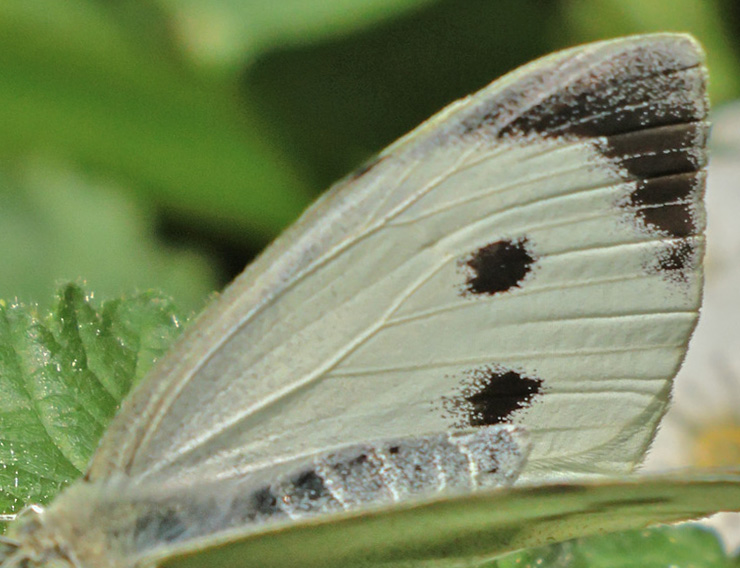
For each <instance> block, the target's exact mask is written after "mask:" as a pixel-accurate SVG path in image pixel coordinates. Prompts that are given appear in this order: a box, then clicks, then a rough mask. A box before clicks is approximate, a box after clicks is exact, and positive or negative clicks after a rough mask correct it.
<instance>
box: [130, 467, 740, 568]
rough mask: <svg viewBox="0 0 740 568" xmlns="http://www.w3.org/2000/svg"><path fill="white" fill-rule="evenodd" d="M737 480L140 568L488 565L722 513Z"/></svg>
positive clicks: (310, 529) (190, 551) (568, 488)
mask: <svg viewBox="0 0 740 568" xmlns="http://www.w3.org/2000/svg"><path fill="white" fill-rule="evenodd" d="M738 481H739V479H738V476H737V475H725V476H716V477H710V476H706V475H705V476H698V475H695V476H686V475H684V476H683V477H680V478H679V477H667V478H653V479H651V478H642V479H639V480H635V479H632V480H631V481H619V480H617V481H615V480H610V481H609V482H608V483H598V484H583V485H578V484H567V485H551V486H543V487H519V488H509V489H507V490H503V491H501V490H498V491H483V492H480V493H476V494H472V495H468V496H462V497H456V498H445V499H438V500H435V501H430V502H427V503H414V504H406V505H405V506H403V505H401V506H397V507H395V508H393V509H381V510H377V511H365V512H363V513H357V514H355V515H344V516H335V517H329V518H321V519H314V520H313V521H303V522H300V523H293V524H291V525H290V526H281V527H275V528H273V529H266V530H263V531H260V532H256V533H252V534H248V533H246V532H244V533H241V534H240V533H239V532H233V533H231V534H226V535H223V537H222V538H217V539H213V540H208V539H202V540H201V541H194V542H192V543H189V544H188V545H186V546H183V547H181V548H170V549H167V548H163V549H161V550H160V551H159V552H158V553H157V554H155V555H153V556H151V557H150V558H147V559H146V560H145V561H144V562H142V563H141V565H142V566H158V567H159V568H204V567H206V568H208V567H211V566H218V567H219V568H250V567H252V566H254V567H259V568H272V567H279V568H290V567H293V566H296V567H300V568H312V567H316V568H334V567H336V568H343V567H345V566H365V567H368V568H370V567H378V568H379V567H383V568H389V567H396V566H397V567H399V568H400V567H402V566H405V567H409V566H414V567H418V566H427V567H429V568H432V567H434V568H462V567H471V566H479V565H480V566H486V567H489V566H491V560H490V559H491V558H492V557H495V556H499V555H502V554H505V553H508V552H512V551H514V550H518V549H522V548H528V547H534V546H542V545H545V544H552V543H555V542H561V541H564V540H568V539H573V538H576V537H583V536H588V535H595V534H603V533H605V532H613V531H620V530H627V529H635V528H643V527H645V526H647V525H650V524H655V523H659V522H664V523H670V522H678V521H681V520H687V519H691V518H694V517H698V516H702V515H705V514H707V513H709V512H713V511H716V510H717V509H722V510H737V509H738V508H740V491H738ZM677 548H680V541H679V544H677ZM613 550H614V551H615V553H616V551H619V552H621V553H624V552H625V551H624V550H619V549H618V548H616V549H614V548H613ZM652 553H653V554H656V552H655V551H654V550H652ZM610 558H611V557H610ZM476 559H477V561H476ZM630 559H631V557H630ZM666 560H668V559H666ZM597 564H598V563H597ZM544 565H548V564H547V563H545V564H544ZM565 565H567V563H565ZM607 565H608V564H607ZM626 565H630V564H626Z"/></svg>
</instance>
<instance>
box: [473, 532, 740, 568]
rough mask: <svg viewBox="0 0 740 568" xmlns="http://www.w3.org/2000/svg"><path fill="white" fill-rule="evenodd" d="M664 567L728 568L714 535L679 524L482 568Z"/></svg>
mask: <svg viewBox="0 0 740 568" xmlns="http://www.w3.org/2000/svg"><path fill="white" fill-rule="evenodd" d="M536 566H547V567H548V568H581V567H582V568H586V567H588V568H637V567H639V568H665V567H666V566H701V567H702V568H730V567H731V566H736V561H735V560H733V559H732V558H730V557H728V556H727V554H726V553H725V551H724V549H723V548H722V543H721V542H720V540H719V539H718V537H717V535H716V534H714V533H713V532H712V531H709V530H707V529H706V528H703V527H700V526H696V525H691V524H684V525H680V526H671V527H656V528H652V529H647V530H637V531H627V532H623V533H615V534H609V535H599V536H592V537H588V538H582V539H576V540H572V541H566V542H563V543H559V544H555V545H551V546H546V547H540V548H534V549H530V550H525V551H523V552H518V553H514V554H511V555H508V556H506V557H504V558H501V559H499V560H496V561H494V562H492V563H490V564H488V563H486V564H485V565H483V566H481V568H530V567H532V568H533V567H536Z"/></svg>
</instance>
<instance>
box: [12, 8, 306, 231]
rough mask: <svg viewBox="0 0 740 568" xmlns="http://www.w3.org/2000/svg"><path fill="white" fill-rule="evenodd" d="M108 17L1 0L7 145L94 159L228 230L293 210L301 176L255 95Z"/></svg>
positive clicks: (280, 218) (271, 222)
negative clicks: (259, 112)
mask: <svg viewBox="0 0 740 568" xmlns="http://www.w3.org/2000/svg"><path fill="white" fill-rule="evenodd" d="M112 18H113V15H112V12H111V11H108V10H102V9H101V8H100V6H98V3H97V2H93V1H91V0H63V1H62V0H39V1H38V2H26V1H25V0H4V1H3V2H2V3H0V76H1V77H2V79H3V80H2V81H0V124H2V125H3V128H2V129H0V155H4V156H11V157H12V156H16V155H18V154H19V153H25V152H33V153H38V152H42V153H46V154H50V155H52V156H55V157H59V158H63V159H68V160H71V161H73V162H76V163H82V164H86V165H90V166H93V167H94V168H96V169H97V170H98V171H102V172H109V173H113V174H115V175H117V176H119V177H120V178H121V179H123V180H124V181H125V182H126V183H131V185H132V187H135V188H137V189H139V191H141V192H142V193H146V194H148V193H151V199H153V201H154V202H156V203H158V204H160V205H161V206H162V207H164V208H165V209H169V210H172V211H176V212H178V213H179V214H182V215H185V216H186V217H187V216H189V217H190V218H195V217H198V216H202V217H203V219H204V220H205V222H206V223H210V225H211V226H213V227H217V228H218V229H219V230H221V231H232V232H242V233H243V232H244V231H251V232H252V233H254V234H255V235H258V236H260V237H262V238H264V237H265V236H268V235H272V234H274V233H275V231H276V230H277V229H278V228H279V227H281V226H283V225H285V224H286V223H288V222H289V221H290V220H292V219H293V218H294V217H295V216H296V215H297V214H298V213H299V212H300V211H301V209H302V208H303V207H304V206H305V204H306V202H307V200H308V197H307V194H306V192H305V185H304V182H303V181H302V179H301V177H300V176H299V175H298V174H297V173H296V171H295V168H294V165H293V164H292V163H291V162H290V160H288V159H286V157H285V156H284V155H283V154H282V152H281V151H280V150H279V149H278V148H277V147H276V146H275V145H274V144H272V143H271V142H270V141H269V140H268V138H269V131H267V129H266V128H265V127H264V125H263V124H262V123H261V121H260V119H259V118H258V117H257V116H256V115H255V114H254V113H253V112H251V111H250V110H249V108H248V105H247V103H246V102H245V101H243V100H242V101H239V100H238V99H237V97H236V96H235V93H234V89H233V88H232V87H231V86H229V85H228V84H223V83H220V82H207V81H203V80H201V79H199V78H198V77H197V76H196V75H195V74H194V73H192V72H191V71H190V70H188V69H187V68H184V67H183V66H182V65H180V64H179V63H178V62H174V61H172V59H171V58H170V57H169V52H167V51H165V50H161V51H158V52H152V51H148V50H147V49H146V47H147V45H148V44H147V43H146V42H139V41H137V34H134V33H130V34H128V35H126V34H125V33H123V30H126V29H127V27H126V26H120V25H115V24H114V23H113V21H112Z"/></svg>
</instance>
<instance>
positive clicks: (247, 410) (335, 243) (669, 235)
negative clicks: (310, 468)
mask: <svg viewBox="0 0 740 568" xmlns="http://www.w3.org/2000/svg"><path fill="white" fill-rule="evenodd" d="M706 113H707V101H706V94H705V69H704V67H703V56H702V54H701V51H700V49H699V47H698V46H697V45H696V43H695V42H694V41H693V40H692V39H691V38H689V37H687V36H682V35H668V34H661V35H653V36H642V37H634V38H627V39H623V40H615V41H608V42H602V43H596V44H592V45H588V46H584V47H579V48H575V49H572V50H568V51H565V52H561V53H558V54H555V55H553V56H549V57H547V58H545V59H542V60H540V61H538V62H535V63H533V64H530V65H528V66H526V67H524V68H522V69H520V70H518V71H515V72H514V73H512V74H510V75H508V76H506V77H504V78H503V79H501V80H500V81H497V82H495V83H493V84H492V85H490V86H489V87H487V88H485V89H483V90H482V91H480V92H479V93H477V94H475V95H473V96H471V97H468V98H466V99H464V100H462V101H459V102H457V103H455V104H453V105H451V106H450V107H448V108H447V109H445V110H443V111H442V112H440V113H439V114H438V115H437V116H435V117H434V118H432V119H431V120H430V121H428V122H427V123H425V124H423V125H422V126H420V127H419V128H418V129H417V130H415V131H414V132H412V133H411V134H409V135H407V136H406V137H404V138H402V139H401V140H400V141H399V142H397V143H395V144H394V145H392V146H391V147H390V148H388V149H387V150H385V151H384V152H383V153H381V154H380V155H379V156H378V158H377V159H376V160H375V161H373V162H372V163H370V164H368V165H367V166H366V167H365V168H363V169H361V170H360V171H358V172H356V173H355V174H353V175H352V176H350V177H349V178H347V179H345V180H343V181H342V182H340V183H339V184H337V186H335V187H334V188H333V189H332V190H331V191H330V192H329V193H328V194H327V195H326V196H325V197H324V198H323V199H321V200H320V201H319V202H318V203H317V204H316V205H314V206H313V207H312V208H311V209H309V210H308V211H307V213H306V214H305V215H304V216H303V217H302V218H301V220H299V221H298V223H297V224H296V225H295V226H293V227H292V228H291V229H289V230H288V231H287V232H286V233H285V234H284V235H283V236H281V237H280V238H279V239H278V240H277V241H276V242H275V243H274V244H273V245H272V246H271V247H270V248H268V250H267V251H266V252H265V253H264V254H263V255H262V256H261V257H260V258H259V259H258V260H257V261H256V262H255V263H254V264H252V265H251V266H250V267H248V268H247V270H246V271H245V272H244V273H243V274H242V275H241V276H240V277H239V278H237V280H236V281H235V282H234V283H233V284H231V286H230V287H229V288H227V290H226V291H225V292H224V294H223V295H222V296H221V297H220V298H219V299H218V300H217V301H215V302H214V303H213V304H212V305H211V306H210V307H209V308H208V309H207V310H206V311H205V312H204V313H203V314H202V315H201V316H200V317H199V318H198V319H197V321H196V322H195V324H194V325H192V326H191V327H190V328H189V330H188V331H187V332H186V333H185V335H184V337H183V339H182V340H181V341H180V342H179V343H178V344H177V345H176V346H175V348H174V349H173V350H172V351H171V352H170V354H168V356H167V357H165V358H164V360H163V361H161V362H160V364H159V365H158V367H157V368H156V370H155V372H154V373H153V374H152V375H151V376H150V377H149V378H148V380H146V381H145V382H144V383H143V384H142V385H141V386H140V387H139V388H138V389H137V390H136V391H135V392H134V393H133V396H132V397H131V398H130V399H129V400H128V401H126V403H125V404H124V405H123V408H122V411H121V412H120V414H119V415H118V416H117V418H116V419H115V421H114V423H113V425H112V426H111V428H110V430H109V431H108V432H107V434H106V435H105V437H104V439H103V441H102V444H101V446H100V448H99V450H98V452H97V454H96V456H95V458H94V460H93V463H92V465H91V468H90V471H89V473H88V477H89V478H91V479H99V478H103V477H106V476H109V475H111V474H113V473H114V472H119V471H122V472H125V473H127V474H128V475H130V476H132V477H134V478H136V479H148V480H172V479H177V480H178V481H181V482H186V483H187V482H189V480H191V481H192V480H195V479H197V480H199V481H204V480H205V481H207V480H215V479H223V478H227V477H237V476H242V475H245V474H247V473H249V472H251V471H254V470H256V469H260V468H263V467H268V466H270V467H275V465H276V464H279V463H281V462H283V461H287V460H290V459H292V458H295V457H296V456H300V455H306V454H311V453H314V452H317V451H326V450H327V449H329V448H333V447H337V446H341V445H347V444H356V443H360V442H363V441H367V440H373V439H390V438H394V437H399V436H413V435H422V434H428V433H433V432H441V431H446V430H450V429H458V428H471V427H478V426H491V425H495V424H513V425H516V426H520V427H522V428H524V429H526V430H527V431H528V432H529V433H530V434H531V441H532V453H531V454H530V457H529V462H528V465H527V466H526V468H525V471H524V473H523V477H524V478H525V479H530V480H532V479H537V480H542V479H545V478H548V477H560V476H573V475H581V474H593V473H606V472H609V473H612V472H622V471H626V470H629V469H630V468H631V467H632V466H633V465H634V464H635V463H636V462H637V461H639V460H640V458H641V456H642V454H643V452H644V450H645V448H646V447H647V445H648V443H649V441H650V439H651V437H652V433H653V430H654V428H655V426H656V424H657V422H658V420H659V419H660V417H661V416H662V414H663V412H664V410H665V406H666V403H667V400H668V397H669V393H670V379H671V378H672V376H673V375H674V374H675V372H676V371H677V369H678V367H679V365H680V363H681V360H682V358H683V354H684V351H685V348H686V344H687V341H688V338H689V336H690V334H691V331H692V329H693V327H694V325H695V323H696V319H697V310H698V306H699V302H700V295H701V282H702V280H701V265H700V261H701V256H702V251H703V236H702V231H703V228H704V213H703V208H702V201H701V198H702V193H703V188H704V179H705V171H704V168H705V163H706V155H705V142H706V137H707V132H708V125H707V122H706Z"/></svg>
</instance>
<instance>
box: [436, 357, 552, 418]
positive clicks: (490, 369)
mask: <svg viewBox="0 0 740 568" xmlns="http://www.w3.org/2000/svg"><path fill="white" fill-rule="evenodd" d="M542 383H543V381H542V379H539V378H536V377H529V376H527V375H525V374H524V373H522V372H520V371H515V370H513V369H508V368H506V367H502V366H500V365H488V366H484V367H480V368H477V369H472V370H470V371H468V372H466V373H465V378H464V379H463V381H462V384H461V389H460V394H459V395H458V396H453V397H445V398H444V399H443V406H444V409H445V410H446V411H447V412H449V413H450V414H451V415H452V416H453V417H455V418H456V419H457V423H456V426H459V427H468V426H491V425H494V424H501V423H506V422H509V421H510V419H511V416H512V415H513V414H514V413H515V412H516V411H517V410H521V409H523V408H526V407H528V406H531V405H532V402H533V400H534V398H535V396H537V394H539V393H540V392H541V390H542Z"/></svg>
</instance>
